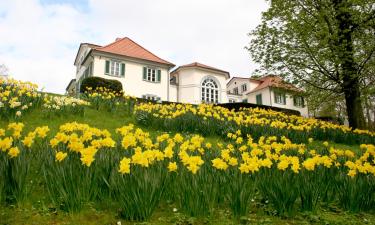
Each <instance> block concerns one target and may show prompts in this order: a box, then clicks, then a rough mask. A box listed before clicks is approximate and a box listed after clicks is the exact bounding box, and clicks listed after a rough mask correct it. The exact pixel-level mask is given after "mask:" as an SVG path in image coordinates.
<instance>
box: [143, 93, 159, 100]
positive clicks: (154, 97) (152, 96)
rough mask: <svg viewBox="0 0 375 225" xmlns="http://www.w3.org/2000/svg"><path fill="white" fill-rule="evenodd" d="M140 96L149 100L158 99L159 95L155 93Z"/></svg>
mask: <svg viewBox="0 0 375 225" xmlns="http://www.w3.org/2000/svg"><path fill="white" fill-rule="evenodd" d="M142 98H144V99H147V100H151V101H160V97H158V96H156V95H151V94H146V95H142Z"/></svg>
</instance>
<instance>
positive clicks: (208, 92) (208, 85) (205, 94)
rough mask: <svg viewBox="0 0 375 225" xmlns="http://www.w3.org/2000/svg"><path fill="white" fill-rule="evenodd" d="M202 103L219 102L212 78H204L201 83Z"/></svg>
mask: <svg viewBox="0 0 375 225" xmlns="http://www.w3.org/2000/svg"><path fill="white" fill-rule="evenodd" d="M201 100H202V102H206V103H218V102H219V87H218V85H217V83H216V82H215V81H214V79H212V78H206V79H204V80H203V82H202V93H201Z"/></svg>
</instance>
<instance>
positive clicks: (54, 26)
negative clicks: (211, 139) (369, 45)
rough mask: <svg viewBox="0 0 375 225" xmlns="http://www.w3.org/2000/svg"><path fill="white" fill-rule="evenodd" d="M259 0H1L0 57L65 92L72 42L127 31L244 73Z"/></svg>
mask: <svg viewBox="0 0 375 225" xmlns="http://www.w3.org/2000/svg"><path fill="white" fill-rule="evenodd" d="M266 9H267V4H266V2H265V1H264V0H0V64H5V65H7V67H8V68H9V72H10V75H11V76H12V77H14V78H16V79H21V80H28V81H32V82H34V83H37V84H39V87H40V88H42V87H44V88H45V90H46V91H50V92H56V93H64V92H65V87H66V86H67V84H68V83H69V81H70V80H71V79H72V78H74V76H75V68H74V66H73V62H74V58H75V56H76V53H77V50H78V47H79V44H80V43H81V42H89V43H94V44H99V45H106V44H108V43H110V42H113V41H114V40H115V39H116V37H129V38H131V39H133V40H134V41H135V42H137V43H139V44H140V45H142V46H143V47H145V48H146V49H148V50H150V51H151V52H153V53H155V54H156V55H158V56H159V57H161V58H163V59H166V60H168V61H170V62H172V63H174V64H176V65H182V64H187V63H191V62H194V61H198V62H201V63H204V64H207V65H210V66H214V67H217V68H220V69H223V70H227V71H229V72H230V73H231V76H249V75H250V74H251V73H252V72H253V71H254V69H255V68H256V67H257V65H255V64H254V63H253V62H252V61H251V59H250V56H249V53H248V52H247V51H246V50H245V49H244V47H245V46H246V45H247V44H248V42H249V37H248V36H247V33H249V31H251V30H252V29H254V28H255V27H256V26H257V25H258V24H259V23H260V18H261V12H262V11H264V10H266Z"/></svg>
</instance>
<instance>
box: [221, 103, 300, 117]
mask: <svg viewBox="0 0 375 225" xmlns="http://www.w3.org/2000/svg"><path fill="white" fill-rule="evenodd" d="M216 105H217V106H221V107H224V108H227V109H229V110H232V109H234V110H235V111H239V110H241V109H242V108H259V109H265V110H272V111H276V112H282V113H285V114H286V115H296V116H300V115H301V112H300V111H297V110H294V109H284V108H279V107H274V106H268V105H258V104H253V103H247V102H234V103H221V104H216Z"/></svg>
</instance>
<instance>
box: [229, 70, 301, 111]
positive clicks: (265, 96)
mask: <svg viewBox="0 0 375 225" xmlns="http://www.w3.org/2000/svg"><path fill="white" fill-rule="evenodd" d="M227 93H228V99H229V102H241V101H242V102H248V103H253V104H258V105H268V106H274V107H278V108H286V109H293V110H297V111H299V112H300V113H301V115H302V116H304V117H308V109H307V104H306V101H305V99H304V97H303V91H302V90H300V89H299V88H297V87H296V86H294V85H293V84H290V83H287V82H285V81H283V79H282V78H280V77H278V76H275V75H268V76H264V77H261V78H259V79H252V78H242V77H233V78H232V79H231V80H230V81H229V82H228V84H227Z"/></svg>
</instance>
